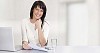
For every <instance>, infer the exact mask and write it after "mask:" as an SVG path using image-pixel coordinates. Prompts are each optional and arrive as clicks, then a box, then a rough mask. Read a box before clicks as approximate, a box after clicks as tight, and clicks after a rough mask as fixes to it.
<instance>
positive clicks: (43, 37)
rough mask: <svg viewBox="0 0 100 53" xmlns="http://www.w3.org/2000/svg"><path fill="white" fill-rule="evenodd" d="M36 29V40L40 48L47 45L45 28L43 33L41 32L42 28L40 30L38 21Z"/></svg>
mask: <svg viewBox="0 0 100 53" xmlns="http://www.w3.org/2000/svg"><path fill="white" fill-rule="evenodd" d="M36 27H37V28H38V39H39V42H40V44H41V46H45V44H46V43H47V36H48V33H47V32H48V31H47V32H46V33H45V31H46V30H47V28H45V29H46V30H45V29H44V31H42V28H41V21H40V20H38V21H37V22H36Z"/></svg>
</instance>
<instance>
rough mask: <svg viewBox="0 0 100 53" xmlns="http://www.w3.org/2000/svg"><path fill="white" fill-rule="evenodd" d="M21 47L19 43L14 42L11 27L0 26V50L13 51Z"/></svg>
mask: <svg viewBox="0 0 100 53" xmlns="http://www.w3.org/2000/svg"><path fill="white" fill-rule="evenodd" d="M21 49H22V47H21V45H16V46H15V44H14V35H13V29H12V27H0V51H10V52H15V51H19V50H21Z"/></svg>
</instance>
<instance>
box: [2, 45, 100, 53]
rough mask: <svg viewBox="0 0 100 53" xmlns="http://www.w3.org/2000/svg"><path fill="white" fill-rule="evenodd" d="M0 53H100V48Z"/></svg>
mask: <svg viewBox="0 0 100 53" xmlns="http://www.w3.org/2000/svg"><path fill="white" fill-rule="evenodd" d="M0 53H100V46H57V47H55V50H52V51H48V52H43V51H38V50H21V51H18V52H5V51H0Z"/></svg>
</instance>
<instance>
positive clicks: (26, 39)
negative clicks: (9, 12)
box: [21, 21, 28, 42]
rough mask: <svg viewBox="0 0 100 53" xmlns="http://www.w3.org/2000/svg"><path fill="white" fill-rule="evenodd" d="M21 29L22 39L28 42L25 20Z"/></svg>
mask: <svg viewBox="0 0 100 53" xmlns="http://www.w3.org/2000/svg"><path fill="white" fill-rule="evenodd" d="M21 30H22V41H26V42H28V38H27V33H26V32H27V29H26V25H25V22H24V21H22V25H21Z"/></svg>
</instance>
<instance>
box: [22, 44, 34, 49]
mask: <svg viewBox="0 0 100 53" xmlns="http://www.w3.org/2000/svg"><path fill="white" fill-rule="evenodd" d="M23 48H24V49H32V48H31V47H30V46H29V45H26V44H23Z"/></svg>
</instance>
